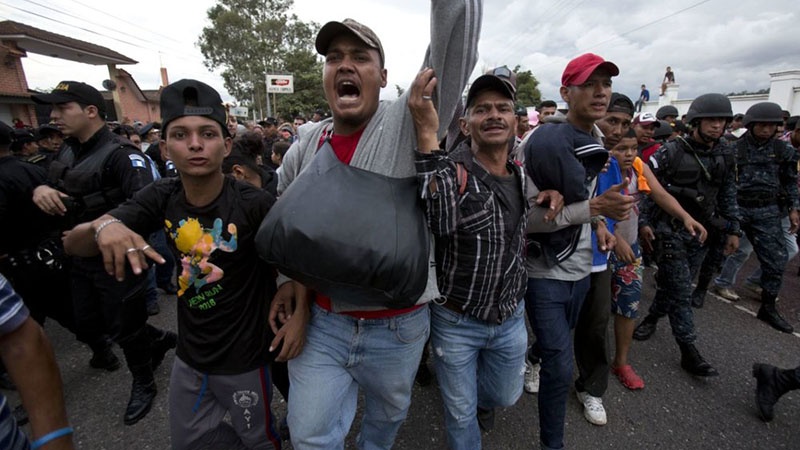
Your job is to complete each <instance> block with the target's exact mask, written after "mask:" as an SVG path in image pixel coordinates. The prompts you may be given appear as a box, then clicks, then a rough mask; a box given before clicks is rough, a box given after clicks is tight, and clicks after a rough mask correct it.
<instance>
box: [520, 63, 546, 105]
mask: <svg viewBox="0 0 800 450" xmlns="http://www.w3.org/2000/svg"><path fill="white" fill-rule="evenodd" d="M520 69H521V67H520V66H519V65H518V66H516V67H514V73H516V74H517V104H520V105H522V106H536V105H538V104H539V103H541V101H542V93H541V92H540V91H539V80H537V79H536V77H534V76H533V73H531V71H530V70H520Z"/></svg>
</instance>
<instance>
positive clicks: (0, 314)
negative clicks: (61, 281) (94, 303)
mask: <svg viewBox="0 0 800 450" xmlns="http://www.w3.org/2000/svg"><path fill="white" fill-rule="evenodd" d="M28 315H29V313H28V308H26V307H25V305H24V304H23V303H22V299H21V298H20V296H19V295H18V294H17V293H16V292H14V289H13V288H12V287H11V283H9V282H8V280H6V279H5V277H3V275H1V274H0V336H5V335H7V334H9V333H11V332H13V331H14V330H16V329H17V328H19V327H20V326H21V325H22V323H23V322H25V320H26V319H27V318H28ZM0 448H2V449H9V450H22V449H28V448H29V447H28V439H27V438H26V437H25V435H24V434H23V433H22V430H20V429H19V428H18V427H17V423H16V421H15V419H14V416H13V415H12V414H11V410H10V409H9V408H8V404H7V403H6V397H5V396H4V395H3V394H0Z"/></svg>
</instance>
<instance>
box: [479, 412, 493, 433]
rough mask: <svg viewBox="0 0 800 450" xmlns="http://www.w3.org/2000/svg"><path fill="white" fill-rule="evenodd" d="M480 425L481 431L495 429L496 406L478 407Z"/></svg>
mask: <svg viewBox="0 0 800 450" xmlns="http://www.w3.org/2000/svg"><path fill="white" fill-rule="evenodd" d="M477 416H478V426H479V427H480V428H481V431H484V432H488V431H492V429H494V408H492V409H483V408H481V407H480V406H479V407H478V414H477Z"/></svg>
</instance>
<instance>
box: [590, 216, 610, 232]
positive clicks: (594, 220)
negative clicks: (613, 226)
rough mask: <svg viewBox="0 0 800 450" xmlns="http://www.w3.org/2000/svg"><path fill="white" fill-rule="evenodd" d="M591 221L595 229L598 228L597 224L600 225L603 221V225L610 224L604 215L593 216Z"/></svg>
mask: <svg viewBox="0 0 800 450" xmlns="http://www.w3.org/2000/svg"><path fill="white" fill-rule="evenodd" d="M589 221H590V223H591V224H592V229H593V230H596V229H597V225H598V224H599V223H600V222H603V225H606V226H608V222H606V218H605V217H604V216H601V215H597V216H592V218H591V219H589Z"/></svg>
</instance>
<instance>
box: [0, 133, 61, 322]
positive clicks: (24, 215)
mask: <svg viewBox="0 0 800 450" xmlns="http://www.w3.org/2000/svg"><path fill="white" fill-rule="evenodd" d="M19 136H20V133H19V132H18V131H16V132H15V131H14V130H12V128H11V127H10V126H8V125H6V124H5V123H2V122H0V217H2V219H0V272H2V273H3V275H5V276H6V278H8V280H9V281H10V282H11V284H12V285H13V286H14V289H15V290H16V291H17V292H19V294H20V295H21V296H22V297H23V298H24V300H25V305H26V306H27V307H28V309H29V310H30V312H31V317H32V318H33V319H34V320H36V321H37V322H38V323H39V324H40V325H44V322H45V319H46V318H47V317H52V318H54V319H56V320H57V321H58V322H59V323H60V324H61V325H62V326H63V327H64V328H66V329H68V330H70V331H72V332H74V331H75V324H74V322H75V321H74V319H73V311H72V301H71V296H70V295H69V293H68V292H67V293H66V294H65V293H64V290H69V278H68V275H67V271H66V270H65V268H64V267H63V265H64V264H65V261H64V258H63V250H62V247H61V239H60V234H61V233H60V232H59V226H60V223H59V222H58V221H57V220H53V218H51V217H49V216H47V215H45V214H43V213H42V212H41V211H40V210H39V208H37V207H36V205H35V204H34V203H33V201H31V196H32V193H33V190H34V188H36V187H37V186H39V185H40V184H42V183H43V182H44V180H45V172H44V169H42V168H40V167H38V166H37V165H36V164H35V163H31V162H29V161H28V158H19V157H15V156H14V155H12V153H11V151H10V149H11V148H14V147H18V143H17V142H15V139H17V138H18V137H19ZM22 137H23V138H25V136H24V135H23V136H22Z"/></svg>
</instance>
